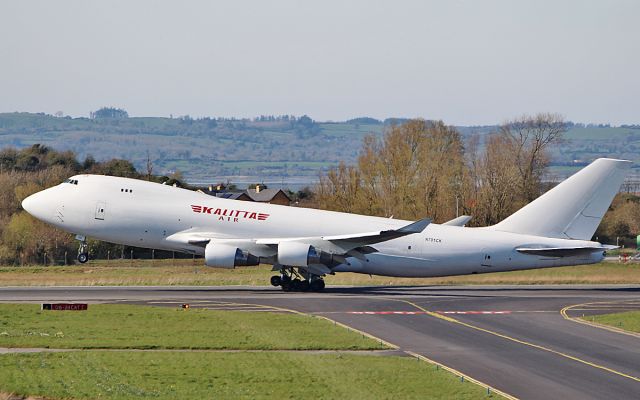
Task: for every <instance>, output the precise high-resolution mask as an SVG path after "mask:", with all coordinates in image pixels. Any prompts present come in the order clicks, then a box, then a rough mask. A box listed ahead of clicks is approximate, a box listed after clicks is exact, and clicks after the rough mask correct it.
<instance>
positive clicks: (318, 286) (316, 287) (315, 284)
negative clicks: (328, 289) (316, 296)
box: [310, 279, 324, 292]
mask: <svg viewBox="0 0 640 400" xmlns="http://www.w3.org/2000/svg"><path fill="white" fill-rule="evenodd" d="M310 289H311V291H312V292H321V291H323V290H324V280H322V279H316V280H314V281H311V284H310Z"/></svg>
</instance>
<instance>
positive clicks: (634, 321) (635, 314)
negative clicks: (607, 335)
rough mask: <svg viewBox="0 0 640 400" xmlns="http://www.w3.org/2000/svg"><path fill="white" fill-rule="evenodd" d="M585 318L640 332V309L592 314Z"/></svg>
mask: <svg viewBox="0 0 640 400" xmlns="http://www.w3.org/2000/svg"><path fill="white" fill-rule="evenodd" d="M585 319H587V320H588V321H592V322H597V323H599V324H603V325H609V326H613V327H615V328H620V329H624V330H627V331H631V332H638V333H640V311H628V312H621V313H614V314H602V315H592V316H589V317H588V318H585Z"/></svg>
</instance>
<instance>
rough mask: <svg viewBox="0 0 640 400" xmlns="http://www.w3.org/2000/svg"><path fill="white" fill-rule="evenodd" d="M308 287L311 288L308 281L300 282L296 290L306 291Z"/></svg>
mask: <svg viewBox="0 0 640 400" xmlns="http://www.w3.org/2000/svg"><path fill="white" fill-rule="evenodd" d="M310 287H311V285H310V284H309V281H301V282H300V283H299V284H298V290H299V291H301V292H306V291H308V290H309V288H310Z"/></svg>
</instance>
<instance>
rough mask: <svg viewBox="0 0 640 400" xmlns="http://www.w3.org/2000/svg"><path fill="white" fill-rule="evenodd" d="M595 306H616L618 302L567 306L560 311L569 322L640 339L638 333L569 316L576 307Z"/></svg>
mask: <svg viewBox="0 0 640 400" xmlns="http://www.w3.org/2000/svg"><path fill="white" fill-rule="evenodd" d="M594 304H616V302H611V301H598V302H592V303H581V304H574V305H572V306H566V307H565V308H563V309H562V310H560V315H562V318H564V319H566V320H567V321H571V322H575V323H577V324H582V325H588V326H591V327H594V328H599V329H604V330H606V331H609V332H615V333H621V334H623V335H627V336H633V337H635V338H640V334H638V333H636V332H629V331H626V330H624V329H620V328H616V327H615V326H609V325H604V324H599V323H597V322H592V321H587V320H586V319H582V318H579V317H570V316H569V315H568V314H567V311H569V310H571V309H572V308H574V307H581V306H587V305H594ZM618 304H619V303H618Z"/></svg>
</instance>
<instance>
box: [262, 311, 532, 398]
mask: <svg viewBox="0 0 640 400" xmlns="http://www.w3.org/2000/svg"><path fill="white" fill-rule="evenodd" d="M254 305H256V306H260V307H268V308H273V309H276V310H281V311H284V312H290V313H293V314H298V315H304V316H307V317H311V318H321V319H324V320H326V321H329V322H332V323H333V324H335V325H337V326H340V327H342V328H345V329H348V330H350V331H352V332H356V333H359V334H361V335H363V336H366V337H368V338H370V339H373V340H376V341H378V342H380V343H383V344H385V345H387V346H389V347H391V348H393V349H396V350H401V349H400V346H398V345H397V344H393V343H391V342H388V341H386V340H384V339H381V338H379V337H377V336H374V335H372V334H370V333H368V332H365V331H361V330H360V329H356V328H354V327H352V326H349V325H346V324H343V323H342V322H338V321H336V320H333V319H331V318H328V317H325V316H324V315H317V314H307V313H303V312H302V311H297V310H292V309H290V308H284V307H276V306H267V305H261V304H254ZM425 311H426V310H425ZM426 312H427V313H429V311H426ZM441 317H442V318H448V317H445V316H441ZM403 351H404V353H405V354H407V355H409V356H411V357H414V358H417V359H418V360H420V361H424V362H428V363H429V364H432V365H436V366H438V367H440V368H442V369H444V370H446V371H448V372H450V373H452V374H454V375H458V376H461V377H464V379H466V380H468V381H469V382H472V383H474V384H476V385H478V386H480V387H482V388H484V389H487V390H489V391H491V392H492V393H495V394H497V395H500V396H502V397H504V398H506V399H509V400H520V399H518V398H517V397H515V396H512V395H510V394H508V393H505V392H503V391H502V390H499V389H496V388H494V387H493V386H491V385H487V384H486V383H484V382H482V381H479V380H477V379H475V378H472V377H470V376H469V375H467V374H464V373H462V372H460V371H458V370H456V369H454V368H451V367H448V366H446V365H444V364H442V363H439V362H437V361H434V360H432V359H430V358H428V357H425V356H423V355H421V354H418V353H414V352H412V351H406V350H403Z"/></svg>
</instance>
